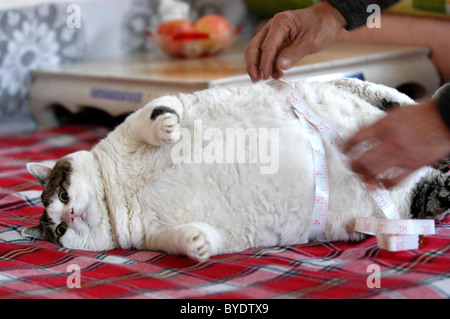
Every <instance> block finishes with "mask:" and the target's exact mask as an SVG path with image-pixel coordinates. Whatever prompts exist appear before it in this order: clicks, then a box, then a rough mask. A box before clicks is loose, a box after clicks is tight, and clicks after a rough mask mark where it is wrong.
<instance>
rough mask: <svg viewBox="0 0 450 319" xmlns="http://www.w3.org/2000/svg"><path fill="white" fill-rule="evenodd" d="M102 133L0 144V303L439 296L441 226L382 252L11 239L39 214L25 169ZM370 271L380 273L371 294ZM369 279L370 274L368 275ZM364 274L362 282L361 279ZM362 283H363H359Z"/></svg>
mask: <svg viewBox="0 0 450 319" xmlns="http://www.w3.org/2000/svg"><path fill="white" fill-rule="evenodd" d="M106 133H107V130H106V129H104V128H99V127H91V126H68V127H60V128H57V129H54V130H51V131H45V132H39V133H35V134H27V135H17V136H11V137H7V138H0V298H6V299H8V298H449V297H450V274H449V267H450V253H449V251H450V227H449V222H450V218H448V217H447V218H446V219H444V220H442V221H439V222H436V227H437V233H436V235H434V236H429V237H426V239H425V246H424V247H423V248H422V249H420V250H411V251H405V252H396V253H394V252H388V251H384V250H380V249H378V248H377V245H376V240H375V238H373V237H370V238H367V239H366V240H364V241H362V242H359V243H346V242H334V243H322V244H318V243H310V244H305V245H292V246H281V247H265V248H258V249H251V250H246V251H243V252H240V253H235V254H228V255H220V256H215V257H213V258H211V259H210V260H209V261H207V262H203V263H198V262H195V261H194V260H192V259H189V258H187V257H178V256H169V255H167V254H164V253H159V252H150V251H136V250H118V249H117V250H111V251H105V252H86V251H80V250H71V249H66V248H61V247H58V246H56V245H54V244H51V243H49V242H44V241H37V240H35V241H31V240H29V239H26V238H23V237H22V236H21V235H20V229H21V228H22V227H23V226H25V225H32V224H36V223H37V222H38V220H39V218H40V216H41V214H42V211H43V207H42V203H41V201H40V192H41V187H40V185H39V184H38V183H37V182H35V181H34V179H33V177H32V176H31V175H29V174H28V172H27V170H26V167H25V164H26V163H27V162H31V161H34V162H38V161H39V162H42V161H54V160H56V159H58V158H60V157H61V156H63V155H65V154H68V153H70V152H73V151H76V150H79V149H89V148H90V147H92V145H94V144H95V143H96V142H97V141H98V140H99V139H100V138H101V137H103V136H104V135H105V134H106ZM373 269H375V270H377V269H379V270H380V273H379V275H380V276H379V288H377V287H374V288H370V287H369V286H370V284H371V283H374V284H376V281H375V279H374V278H375V277H374V273H372V271H373ZM375 274H376V273H375ZM371 275H372V276H371ZM368 283H369V285H368Z"/></svg>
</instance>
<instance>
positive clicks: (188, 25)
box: [156, 19, 194, 36]
mask: <svg viewBox="0 0 450 319" xmlns="http://www.w3.org/2000/svg"><path fill="white" fill-rule="evenodd" d="M193 32H194V25H193V24H192V22H191V21H189V20H188V19H180V20H169V21H163V22H162V23H161V24H160V25H159V27H158V29H157V30H156V33H157V34H158V35H165V36H174V35H177V34H180V33H193Z"/></svg>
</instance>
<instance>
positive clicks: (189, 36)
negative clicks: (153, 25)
mask: <svg viewBox="0 0 450 319" xmlns="http://www.w3.org/2000/svg"><path fill="white" fill-rule="evenodd" d="M241 30H242V27H236V28H233V27H231V26H230V24H229V23H228V21H227V20H226V19H225V18H223V17H221V16H218V15H206V16H203V17H202V18H200V19H199V20H198V21H197V22H196V23H195V24H194V23H192V22H191V21H189V20H187V19H180V20H170V21H165V22H162V23H161V24H160V25H159V26H158V28H157V30H156V31H154V32H152V31H146V36H147V37H148V38H149V39H150V41H151V42H152V43H153V44H155V45H156V46H157V47H158V48H160V49H161V50H162V51H163V52H165V53H166V54H168V55H169V56H171V57H173V58H187V59H190V58H202V57H208V56H214V55H217V54H219V53H221V52H222V51H224V50H225V49H226V48H228V47H229V46H230V45H231V44H232V43H233V42H234V40H236V38H237V37H238V36H239V34H240V32H241Z"/></svg>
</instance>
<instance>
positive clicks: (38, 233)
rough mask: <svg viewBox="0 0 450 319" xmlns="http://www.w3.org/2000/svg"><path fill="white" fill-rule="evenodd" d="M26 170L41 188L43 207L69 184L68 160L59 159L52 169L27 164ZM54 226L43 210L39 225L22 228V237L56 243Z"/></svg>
mask: <svg viewBox="0 0 450 319" xmlns="http://www.w3.org/2000/svg"><path fill="white" fill-rule="evenodd" d="M27 169H28V171H29V172H30V173H31V174H32V175H33V176H34V177H35V178H36V180H37V181H38V182H39V183H40V184H41V185H42V187H43V191H42V194H41V200H42V204H43V205H44V207H47V206H48V205H49V204H50V202H51V199H52V198H53V197H54V196H55V194H56V193H57V192H58V190H59V189H60V188H62V187H63V188H64V187H67V185H69V184H70V175H71V173H72V165H71V161H70V159H68V158H62V159H60V160H59V161H57V162H56V164H55V166H54V167H53V168H49V167H47V166H45V165H42V164H39V163H29V164H27ZM54 225H55V223H54V222H53V221H52V219H51V218H50V217H49V215H48V213H47V210H44V212H43V214H42V216H41V218H40V220H39V224H38V225H35V226H30V227H26V228H24V229H23V230H22V235H23V236H27V237H34V238H40V239H44V240H46V241H50V242H52V243H58V242H57V236H56V235H55V233H54V231H53V229H52V228H53V226H54Z"/></svg>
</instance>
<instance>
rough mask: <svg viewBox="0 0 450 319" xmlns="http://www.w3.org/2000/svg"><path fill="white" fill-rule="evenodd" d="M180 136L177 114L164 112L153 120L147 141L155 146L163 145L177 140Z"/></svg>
mask: <svg viewBox="0 0 450 319" xmlns="http://www.w3.org/2000/svg"><path fill="white" fill-rule="evenodd" d="M180 136H181V133H180V123H179V120H178V115H177V114H174V113H164V114H162V115H159V116H158V117H156V118H155V119H154V120H153V123H152V125H151V127H150V132H149V142H150V144H152V145H155V146H165V145H170V144H174V143H176V142H178V140H179V139H180Z"/></svg>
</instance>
